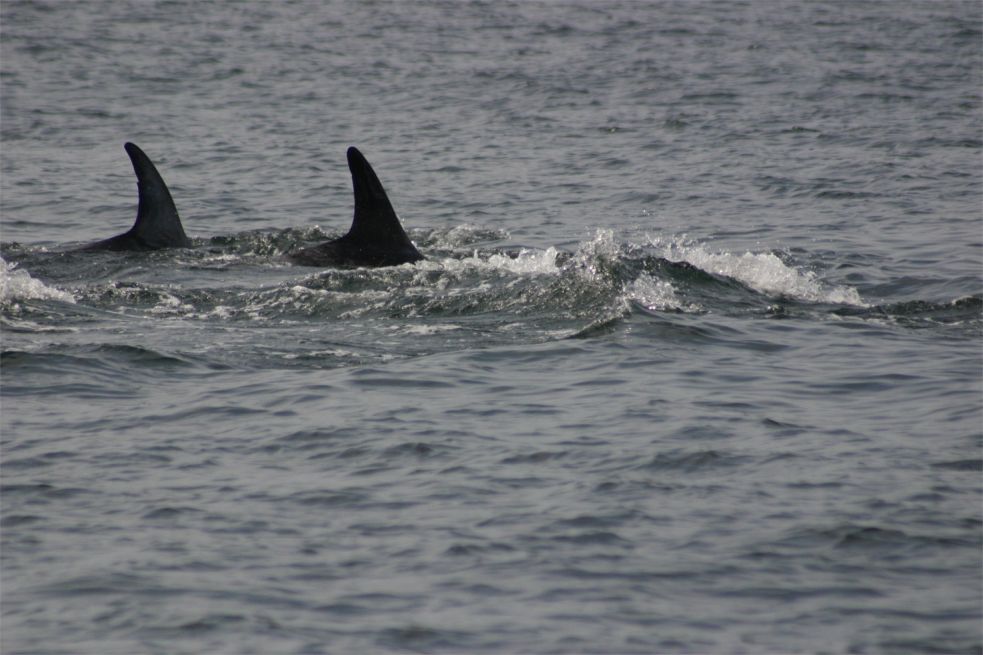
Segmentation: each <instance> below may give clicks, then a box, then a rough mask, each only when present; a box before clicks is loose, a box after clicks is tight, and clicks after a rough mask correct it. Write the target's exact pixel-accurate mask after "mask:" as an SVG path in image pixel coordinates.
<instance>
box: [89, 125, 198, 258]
mask: <svg viewBox="0 0 983 655" xmlns="http://www.w3.org/2000/svg"><path fill="white" fill-rule="evenodd" d="M123 147H124V148H125V149H126V154H128V155H129V156H130V161H131V162H133V171H134V172H135V173H136V174H137V190H138V192H139V194H140V204H139V206H138V208H137V220H136V223H134V224H133V227H131V228H130V231H129V232H124V233H123V234H118V235H116V236H114V237H111V238H109V239H105V240H103V241H97V242H96V243H92V244H89V245H88V246H85V247H83V248H81V250H159V249H161V248H190V247H191V239H189V238H188V236H187V235H186V234H185V233H184V228H182V227H181V219H180V217H178V214H177V208H176V207H175V206H174V200H172V199H171V192H170V191H168V190H167V185H166V184H164V179H163V178H162V177H161V176H160V173H158V172H157V169H156V168H155V167H154V163H153V162H152V161H150V157H148V156H147V155H146V154H144V152H143V150H140V148H138V147H137V146H136V145H135V144H132V143H126V144H124V145H123Z"/></svg>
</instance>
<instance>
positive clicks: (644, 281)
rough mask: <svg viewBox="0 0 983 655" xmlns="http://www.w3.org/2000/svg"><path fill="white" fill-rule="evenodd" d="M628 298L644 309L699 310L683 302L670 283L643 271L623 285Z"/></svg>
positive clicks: (695, 306) (697, 307)
mask: <svg viewBox="0 0 983 655" xmlns="http://www.w3.org/2000/svg"><path fill="white" fill-rule="evenodd" d="M625 292H626V293H627V294H628V298H629V299H630V300H633V301H634V302H636V303H638V304H639V305H641V306H642V307H645V308H646V309H651V310H656V311H672V310H677V311H684V312H699V311H700V307H699V306H697V305H694V304H686V303H683V302H682V301H681V300H680V299H679V298H678V297H677V296H676V290H675V289H674V288H673V286H672V284H671V283H669V282H667V281H665V280H656V279H655V278H653V277H651V276H649V275H647V274H645V273H643V274H642V275H639V276H638V277H637V278H636V279H635V280H633V281H632V282H631V284H629V285H627V286H626V287H625Z"/></svg>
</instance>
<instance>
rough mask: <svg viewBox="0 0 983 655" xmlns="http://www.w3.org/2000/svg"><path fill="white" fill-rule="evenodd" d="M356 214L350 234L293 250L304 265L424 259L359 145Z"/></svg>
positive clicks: (353, 164) (351, 155)
mask: <svg viewBox="0 0 983 655" xmlns="http://www.w3.org/2000/svg"><path fill="white" fill-rule="evenodd" d="M348 168H349V169H350V170H351V173H352V187H353V189H354V194H355V216H354V218H353V219H352V227H351V229H350V230H348V234H346V235H345V236H343V237H341V238H338V239H335V240H333V241H327V242H325V243H322V244H319V245H317V246H312V247H310V248H305V249H303V250H298V251H297V252H294V253H290V254H289V255H288V257H289V259H290V260H291V261H293V262H294V263H297V264H302V265H304V266H341V267H349V266H351V267H355V266H398V265H399V264H406V263H408V262H416V261H420V260H421V259H424V257H423V255H421V254H420V251H418V250H417V249H416V246H414V245H413V242H412V241H410V238H409V237H408V236H406V232H405V231H403V226H402V225H401V224H400V222H399V218H398V217H397V216H396V212H395V211H394V210H393V206H392V204H391V203H390V202H389V197H388V196H387V195H386V191H385V189H383V188H382V183H381V182H380V181H379V178H378V177H377V176H376V174H375V171H373V170H372V167H371V166H370V165H369V162H368V161H367V160H366V159H365V157H364V156H363V155H362V153H360V152H359V151H358V149H356V148H349V149H348Z"/></svg>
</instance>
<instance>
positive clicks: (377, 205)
mask: <svg viewBox="0 0 983 655" xmlns="http://www.w3.org/2000/svg"><path fill="white" fill-rule="evenodd" d="M348 168H349V169H350V170H351V172H352V186H353V187H354V192H355V216H354V218H353V219H352V227H351V229H350V230H349V231H348V234H346V235H345V236H344V237H343V238H344V239H346V240H348V241H352V242H358V243H366V244H368V243H371V244H373V245H375V246H380V247H385V246H390V247H397V246H398V247H405V246H410V247H411V248H412V247H413V244H412V242H411V241H410V238H409V237H408V236H406V232H405V231H404V230H403V226H402V224H400V222H399V218H398V217H397V216H396V212H395V210H394V209H393V206H392V203H390V202H389V197H388V196H387V195H386V190H385V189H383V188H382V182H380V181H379V178H378V177H376V174H375V171H373V170H372V167H371V166H370V165H369V162H368V161H367V160H366V159H365V157H364V156H363V155H362V153H360V152H359V151H358V149H357V148H355V147H351V148H349V149H348ZM414 250H415V248H414Z"/></svg>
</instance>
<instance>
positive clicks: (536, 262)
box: [415, 247, 560, 275]
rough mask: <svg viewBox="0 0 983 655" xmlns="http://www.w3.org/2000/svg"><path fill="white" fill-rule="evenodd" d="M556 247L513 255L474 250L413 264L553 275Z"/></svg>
mask: <svg viewBox="0 0 983 655" xmlns="http://www.w3.org/2000/svg"><path fill="white" fill-rule="evenodd" d="M558 254H559V253H558V251H557V249H556V248H553V247H550V248H547V249H546V250H528V249H525V248H524V249H522V250H520V251H519V253H518V255H517V256H515V257H510V256H509V255H502V254H499V253H494V254H492V255H488V256H479V254H478V251H477V250H475V251H474V253H473V254H472V255H471V256H470V257H464V258H463V259H441V260H439V261H431V260H424V261H422V262H418V263H417V264H415V266H417V267H418V268H420V269H421V270H424V271H426V270H444V271H448V272H451V273H466V272H468V271H470V270H475V269H477V270H499V271H505V272H508V273H514V274H516V275H529V274H541V275H555V274H557V273H559V272H560V269H559V268H558V267H557V265H556V257H557V255H558Z"/></svg>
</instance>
